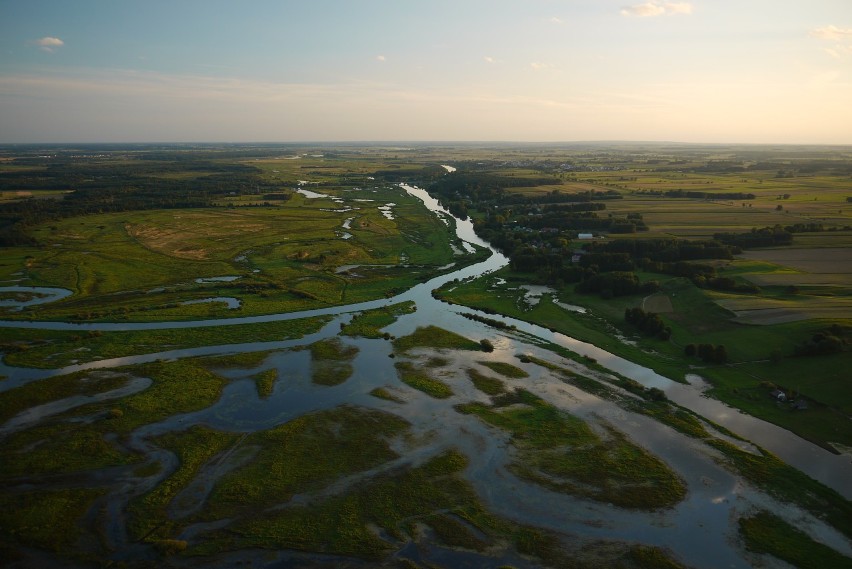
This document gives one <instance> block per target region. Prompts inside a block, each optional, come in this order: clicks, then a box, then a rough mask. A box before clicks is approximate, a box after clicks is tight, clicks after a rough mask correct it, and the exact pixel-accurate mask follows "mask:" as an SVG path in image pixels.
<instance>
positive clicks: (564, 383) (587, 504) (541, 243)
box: [0, 145, 852, 568]
mask: <svg viewBox="0 0 852 569" xmlns="http://www.w3.org/2000/svg"><path fill="white" fill-rule="evenodd" d="M104 150H105V149H98V152H97V153H94V152H93V153H92V156H91V157H90V158H85V157H84V158H82V159H81V158H80V156H81V152H80V149H74V151H73V152H71V151H70V150H69V151H68V153H67V156H66V157H65V158H62V156H63V154H62V153H61V152H58V153H54V154H51V156H59V157H60V158H52V159H51V160H56V161H57V162H56V163H53V164H45V163H43V161H44V160H45V159H43V158H38V156H41V155H43V153H39V152H36V151H35V150H34V151H33V152H32V155H28V154H27V153H26V152H23V153H22V152H21V151H20V149H16V150H15V151H14V152H15V154H14V159H13V160H11V161H10V160H6V161H4V162H3V163H2V171H0V183H2V188H0V189H2V190H3V196H4V199H5V198H6V197H7V196H8V197H9V198H10V199H8V200H4V203H3V204H0V218H2V220H3V223H4V225H3V228H4V230H5V232H4V233H3V234H2V235H3V238H4V240H5V241H4V243H6V246H5V247H4V248H3V249H2V263H0V264H2V266H0V277H2V279H3V280H5V281H6V283H7V284H9V285H10V286H16V287H32V288H31V289H30V290H31V292H28V293H22V292H20V291H17V290H16V291H12V290H11V289H10V290H9V292H7V293H5V294H4V296H3V299H4V300H7V301H10V304H8V307H7V308H6V309H5V313H4V315H3V319H4V320H3V326H2V328H0V338H2V345H3V352H4V361H3V366H2V368H1V369H0V374H1V375H3V376H5V377H4V379H2V380H0V402H2V405H0V421H2V423H0V455H2V456H3V464H4V465H9V466H8V467H7V468H4V472H3V473H2V476H0V504H3V505H4V506H5V507H4V508H2V511H3V513H2V514H0V559H3V561H4V563H7V564H9V565H10V566H17V567H30V566H40V565H41V566H43V565H45V564H56V563H62V564H63V565H67V566H79V567H89V566H103V565H110V566H126V567H145V566H158V565H164V564H168V565H169V566H176V567H195V566H232V565H235V564H252V565H258V566H276V565H280V564H285V565H298V566H311V567H326V566H341V565H346V566H352V567H375V566H383V567H458V566H471V567H493V566H506V567H572V568H574V567H600V566H613V567H625V568H646V567H647V568H650V567H718V566H734V567H737V566H742V567H746V566H767V567H783V566H786V565H784V563H789V564H792V565H793V566H802V567H806V566H812V564H818V565H820V566H843V565H844V564H850V563H852V562H850V559H852V542H850V536H852V526H850V523H849V520H850V519H852V504H850V501H849V500H850V489H849V487H848V484H846V483H844V482H843V481H844V480H846V481H848V474H849V464H848V462H849V461H848V455H846V457H844V456H842V455H837V454H833V453H845V452H848V449H849V448H852V431H850V429H849V427H848V421H849V417H850V412H852V390H850V387H852V386H850V385H849V384H848V378H847V377H846V375H847V374H846V373H845V370H847V369H848V365H849V363H850V359H849V358H850V351H849V341H850V338H852V314H850V305H849V304H848V299H849V294H850V288H849V285H850V283H849V281H848V279H849V270H848V252H849V250H850V249H849V248H848V245H849V244H850V242H852V237H850V236H852V228H850V227H849V225H848V224H849V223H850V222H849V218H850V217H852V203H850V202H852V200H849V201H847V198H848V197H852V194H850V183H852V182H850V181H852V151H850V150H849V149H847V148H835V147H832V148H818V149H817V148H786V147H782V148H757V147H728V146H709V147H704V146H674V145H671V146H670V145H611V146H604V145H554V146H543V145H518V146H508V145H495V146H483V145H459V146H454V147H449V146H444V145H420V146H410V147H387V146H379V145H375V146H363V145H362V146H358V145H336V146H328V147H310V146H298V145H292V146H280V145H279V146H275V145H259V146H248V145H246V146H233V147H230V146H229V147H215V146H210V147H202V148H200V149H194V150H190V151H187V150H185V149H181V150H180V154H181V160H180V161H178V160H175V159H174V158H175V155H174V154H171V152H172V149H166V150H163V149H162V148H152V149H149V150H145V149H143V150H139V149H134V150H132V151H131V150H128V149H124V148H119V147H116V148H109V149H108V150H109V151H108V152H105V151H104ZM5 152H7V153H11V152H12V151H10V150H6V151H5ZM72 154H73V156H75V157H76V158H71V155H72ZM189 155H192V159H188V158H187V156H189ZM83 156H85V153H83ZM39 160H41V161H42V162H41V163H40V162H39ZM450 165H451V166H450ZM123 172H124V173H126V175H127V177H128V180H131V181H132V182H133V183H134V184H135V186H133V187H131V184H129V183H128V184H127V187H126V189H125V191H124V193H122V192H120V191H117V190H116V185H115V183H114V180H115V179H116V178H115V177H116V176H119V177H120V176H122V175H123V174H122V173H123ZM48 174H49V176H48ZM70 174H75V176H74V177H72V176H70ZM84 174H85V176H90V177H89V178H86V177H82V176H83V175H84ZM63 176H67V177H66V178H63ZM110 176H112V177H110ZM80 180H83V181H80ZM86 180H90V181H89V182H86ZM104 180H113V182H105V181H104ZM48 181H49V182H50V183H48ZM401 183H403V184H411V185H417V186H419V187H422V188H425V189H426V190H427V191H428V192H429V194H430V195H431V196H433V197H436V198H438V199H439V200H440V205H437V206H430V205H428V204H426V203H425V202H424V201H422V200H421V198H420V197H418V195H417V194H416V193H414V192H410V191H407V190H406V189H405V187H404V186H402V185H400V184H401ZM63 184H68V186H69V187H68V188H65V187H64V186H63ZM40 188H49V189H40ZM40 191H43V192H45V195H44V196H43V199H42V200H41V201H44V202H45V203H48V204H49V205H48V206H42V205H40V204H35V203H32V202H29V201H27V200H28V199H29V196H25V195H24V194H23V192H30V193H31V194H33V195H36V194H37V193H38V192H40ZM58 191H61V192H63V193H57V192H58ZM671 192H674V193H671ZM688 192H698V193H692V194H690V193H688ZM735 196H736V197H735ZM785 196H786V197H785ZM18 198H20V199H18ZM60 200H61V201H60ZM193 200H194V201H193ZM6 202H8V203H6ZM4 204H5V205H4ZM50 204H53V205H50ZM578 204H579V205H578ZM60 206H62V207H60ZM427 206H428V207H427ZM779 206H780V208H779ZM3 207H5V208H6V209H2V208H3ZM42 208H44V209H42ZM51 208H54V209H51ZM465 224H467V225H465ZM557 224H559V225H557ZM766 227H770V228H773V229H772V230H771V231H763V232H761V230H762V229H763V228H766ZM465 228H472V229H473V230H475V231H476V235H475V236H472V237H471V236H470V235H468V234H467V233H464V231H465V230H466V229H465ZM778 228H780V229H778ZM462 235H465V237H461V236H462ZM471 235H472V233H471ZM731 235H734V237H730V236H731ZM743 235H745V236H743ZM758 238H761V239H769V238H771V239H775V240H776V241H777V242H776V243H774V244H772V245H770V246H766V244H765V243H761V244H760V245H757V246H755V243H756V242H757V239H758ZM726 239H727V240H728V241H726ZM782 239H785V240H788V241H789V242H787V241H784V242H783V243H782V242H781V240H782ZM711 241H712V244H711V243H710V242H711ZM673 243H674V244H676V245H675V246H674V247H672V244H673ZM697 244H701V246H700V247H697ZM655 248H656V249H655ZM640 249H641V251H642V254H641V255H638V254H637V255H633V254H630V253H629V252H631V251H637V250H640ZM658 250H665V251H666V253H665V255H668V257H662V256H661V257H657V256H656V255H657V254H658ZM676 255H683V256H686V257H688V256H692V257H691V258H685V259H684V258H680V257H677V256H676ZM701 255H705V256H701ZM706 255H709V257H707V256H706ZM584 258H585V259H584ZM677 262H680V263H681V264H676V263H677ZM628 273H632V274H633V275H634V276H631V277H628V276H626V275H627V274H628ZM575 278H576V279H577V280H574V279H575ZM775 278H778V279H780V280H777V281H775V280H773V279H775ZM38 287H57V288H65V289H68V290H70V291H71V292H72V294H70V295H69V296H67V297H65V298H58V299H53V298H50V300H51V301H50V302H47V301H46V302H43V303H41V304H27V305H25V304H26V303H27V302H28V301H30V300H32V299H34V298H40V297H42V296H44V298H48V297H47V296H46V295H45V293H43V292H40V289H39V288H38ZM595 287H604V288H595ZM605 287H609V288H605ZM229 299H231V300H229ZM16 302H17V303H18V305H15V303H16ZM635 309H641V311H642V312H641V314H642V315H643V317H642V318H641V319H637V317H635V313H634V312H630V311H631V310H635ZM646 313H647V314H653V315H655V317H653V318H651V317H646V316H644V315H645V314H646ZM758 313H759V314H758ZM626 314H634V318H633V320H631V321H627V320H626V318H625V316H626ZM773 315H774V316H773ZM785 315H786V316H785ZM792 315H795V317H794V316H792ZM657 321H659V324H657ZM648 322H651V324H653V325H654V326H659V328H654V330H655V331H654V333H653V334H650V335H649V334H647V333H646V332H645V330H646V329H649V326H650V324H648ZM640 324H641V327H640ZM578 340H579V342H578ZM702 345H703V346H704V347H701V346H702ZM707 345H711V346H713V350H712V356H707V354H708V352H707V350H706V346H707ZM689 346H692V348H691V349H690V348H689ZM719 346H722V349H721V350H719V349H718V347H719ZM700 356H704V359H702V357H700ZM777 393H782V394H783V395H784V400H783V401H782V400H781V398H780V397H779V396H778V395H777ZM706 396H710V397H712V398H714V399H708V398H707V397H706ZM719 401H723V402H725V403H727V404H728V405H732V406H734V407H737V408H739V409H740V410H742V411H743V412H744V413H740V412H738V411H737V410H736V409H731V408H730V407H725V406H724V405H722V404H721V403H720V402H719ZM797 402H804V406H801V404H800V403H797ZM794 403H795V404H797V405H800V407H793V404H794ZM714 406H717V407H714ZM711 407H712V408H713V409H718V410H721V411H719V412H717V411H713V412H712V413H711V412H709V411H707V409H710V408H711ZM728 416H730V417H736V420H734V421H732V422H730V423H726V421H727V419H726V417H728ZM774 425H780V426H782V427H784V428H785V429H788V430H783V429H777V430H773V429H774ZM767 433H769V434H767ZM794 528H795V529H794Z"/></svg>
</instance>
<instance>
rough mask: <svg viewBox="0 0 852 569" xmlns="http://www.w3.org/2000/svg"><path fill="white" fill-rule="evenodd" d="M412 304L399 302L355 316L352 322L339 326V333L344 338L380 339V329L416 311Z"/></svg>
mask: <svg viewBox="0 0 852 569" xmlns="http://www.w3.org/2000/svg"><path fill="white" fill-rule="evenodd" d="M416 309H417V308H416V306H415V304H414V303H413V302H410V301H409V302H401V303H399V304H394V305H391V306H387V307H384V308H376V309H374V310H367V311H365V312H361V313H358V314H356V315H355V316H354V317H353V318H352V320H351V321H350V322H349V323H348V324H346V325H344V326H341V330H340V333H341V334H343V335H345V336H352V337H358V336H360V337H363V338H382V337H384V334H382V332H381V330H382V328H385V327H387V326H390V325H391V324H393V323H394V322H396V319H397V318H398V317H400V316H403V315H405V314H411V313H412V312H414V311H415V310H416Z"/></svg>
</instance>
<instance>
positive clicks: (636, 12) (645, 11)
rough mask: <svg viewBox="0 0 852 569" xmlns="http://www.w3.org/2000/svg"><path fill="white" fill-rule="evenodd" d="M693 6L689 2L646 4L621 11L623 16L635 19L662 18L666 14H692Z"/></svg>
mask: <svg viewBox="0 0 852 569" xmlns="http://www.w3.org/2000/svg"><path fill="white" fill-rule="evenodd" d="M691 13H692V4H690V3H689V2H657V1H655V0H652V1H651V2H645V3H644V4H634V5H633V6H625V7H624V8H622V9H621V15H622V16H628V17H634V18H649V17H654V16H662V15H664V14H691Z"/></svg>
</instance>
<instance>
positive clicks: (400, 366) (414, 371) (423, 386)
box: [394, 362, 453, 399]
mask: <svg viewBox="0 0 852 569" xmlns="http://www.w3.org/2000/svg"><path fill="white" fill-rule="evenodd" d="M394 366H395V367H396V371H397V374H399V378H400V379H401V380H402V382H403V383H405V384H407V385H410V386H411V387H413V388H414V389H418V390H420V391H422V392H423V393H425V394H426V395H429V396H431V397H434V398H435V399H447V398H448V397H452V395H453V390H452V388H450V386H449V385H447V384H446V383H444V382H443V381H440V380H438V379H435V378H433V377H431V376H430V375H429V374H428V373H426V372H425V371H424V370H423V368H419V367H416V366H415V365H414V364H412V363H411V362H396V363H395V364H394Z"/></svg>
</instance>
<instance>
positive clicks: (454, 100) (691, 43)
mask: <svg viewBox="0 0 852 569" xmlns="http://www.w3.org/2000/svg"><path fill="white" fill-rule="evenodd" d="M597 140H600V141H614V140H624V141H629V140H635V141H675V142H719V143H785V144H786V143H789V144H852V0H689V1H679V0H675V1H672V2H667V1H663V0H648V1H642V0H517V1H510V0H428V1H424V0H275V1H273V0H243V1H237V0H233V1H224V0H169V1H162V0H144V1H142V0H138V1H131V0H75V1H69V0H0V143H30V142H39V143H42V142H290V141H299V142H321V141H412V142H413V141H535V142H555V141H597Z"/></svg>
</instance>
